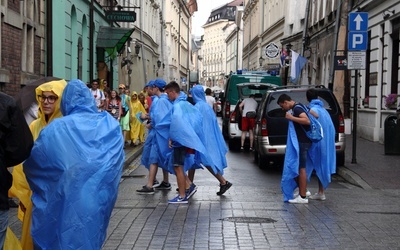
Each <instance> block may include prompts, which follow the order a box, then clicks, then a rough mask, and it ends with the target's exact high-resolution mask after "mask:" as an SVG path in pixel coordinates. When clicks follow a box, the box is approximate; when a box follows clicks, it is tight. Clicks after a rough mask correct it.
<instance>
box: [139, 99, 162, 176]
mask: <svg viewBox="0 0 400 250" xmlns="http://www.w3.org/2000/svg"><path fill="white" fill-rule="evenodd" d="M151 99H152V105H151V106H150V110H149V116H150V117H151V116H152V112H153V106H154V105H155V104H156V103H157V101H158V96H152V97H151ZM150 124H151V123H150ZM155 134H156V131H155V130H154V129H153V128H152V127H151V128H150V129H149V130H148V133H147V137H146V140H145V142H144V145H143V151H142V158H141V159H140V163H141V164H142V165H143V166H145V167H146V168H147V169H149V168H150V163H149V160H150V152H151V147H152V145H153V139H154V137H155Z"/></svg>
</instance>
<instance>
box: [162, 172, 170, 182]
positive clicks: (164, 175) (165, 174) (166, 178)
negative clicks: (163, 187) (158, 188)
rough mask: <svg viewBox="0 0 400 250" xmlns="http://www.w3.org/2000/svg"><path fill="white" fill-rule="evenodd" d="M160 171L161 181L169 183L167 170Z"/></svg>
mask: <svg viewBox="0 0 400 250" xmlns="http://www.w3.org/2000/svg"><path fill="white" fill-rule="evenodd" d="M162 173H163V181H164V182H165V183H169V173H168V171H167V170H165V169H163V171H162Z"/></svg>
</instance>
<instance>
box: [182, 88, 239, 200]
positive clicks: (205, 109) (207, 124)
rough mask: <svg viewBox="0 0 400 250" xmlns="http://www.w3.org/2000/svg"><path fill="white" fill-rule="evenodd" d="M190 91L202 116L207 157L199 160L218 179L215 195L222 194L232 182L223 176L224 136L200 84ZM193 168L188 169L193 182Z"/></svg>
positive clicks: (225, 150) (224, 166) (224, 159)
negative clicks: (218, 187)
mask: <svg viewBox="0 0 400 250" xmlns="http://www.w3.org/2000/svg"><path fill="white" fill-rule="evenodd" d="M190 93H191V94H192V97H193V100H194V102H195V107H196V108H197V109H198V110H199V111H200V113H201V114H202V117H203V133H204V135H205V136H204V139H205V142H204V143H205V145H206V148H207V153H208V156H209V157H201V160H200V161H201V162H202V164H203V165H204V166H206V168H207V169H208V170H209V171H210V173H211V174H213V175H214V176H215V178H217V179H218V181H219V183H220V184H219V186H220V190H219V192H217V195H222V194H224V193H225V192H226V191H227V190H228V189H229V188H230V187H231V186H232V183H230V182H229V181H227V180H225V178H224V177H223V174H224V168H226V167H227V163H226V157H225V155H226V153H227V152H228V149H227V148H226V144H225V140H224V137H223V136H222V133H221V129H220V128H219V126H218V121H217V117H216V116H215V112H214V109H213V108H211V107H210V105H209V104H208V103H207V101H206V95H205V93H204V89H203V87H202V86H201V85H196V86H194V87H193V88H192V89H191V90H190ZM190 172H192V173H190ZM194 172H195V170H194V169H192V170H190V171H189V178H190V180H191V181H192V182H193V178H194Z"/></svg>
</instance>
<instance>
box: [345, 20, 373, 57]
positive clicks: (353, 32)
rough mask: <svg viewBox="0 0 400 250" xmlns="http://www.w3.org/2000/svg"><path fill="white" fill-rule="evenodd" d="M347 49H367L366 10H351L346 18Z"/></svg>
mask: <svg viewBox="0 0 400 250" xmlns="http://www.w3.org/2000/svg"><path fill="white" fill-rule="evenodd" d="M348 29H349V34H348V40H347V44H348V48H347V49H348V50H358V51H360V50H361V51H362V50H367V45H368V40H367V39H368V33H367V30H368V12H351V13H349V18H348Z"/></svg>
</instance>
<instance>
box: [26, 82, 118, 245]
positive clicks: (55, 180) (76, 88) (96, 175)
mask: <svg viewBox="0 0 400 250" xmlns="http://www.w3.org/2000/svg"><path fill="white" fill-rule="evenodd" d="M61 110H62V113H63V114H64V117H62V118H58V119H55V120H54V121H53V122H52V123H50V124H49V125H48V126H47V127H45V128H44V129H43V130H42V131H41V133H40V135H39V137H38V139H37V140H36V142H35V145H34V147H33V149H32V152H31V156H30V157H29V158H28V159H27V160H26V161H25V163H24V172H25V175H26V177H27V180H28V182H29V185H30V187H31V189H32V191H33V195H32V202H33V211H32V226H31V235H32V238H33V241H34V245H35V248H38V249H101V246H102V244H103V242H104V239H105V237H106V230H107V226H108V223H109V220H110V216H111V212H112V209H113V206H114V204H115V201H116V199H117V194H118V184H119V181H120V178H121V173H122V165H123V162H124V157H125V156H124V151H123V140H122V133H121V128H120V126H119V124H118V122H117V121H116V120H115V119H114V118H112V117H111V116H110V115H109V114H108V113H107V112H100V113H99V112H97V109H96V105H95V102H94V98H93V96H92V95H91V94H90V90H89V89H88V88H87V87H86V85H85V84H84V83H83V82H82V81H80V80H72V81H70V82H69V83H68V85H67V86H66V88H65V90H64V92H63V96H62V102H61Z"/></svg>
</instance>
